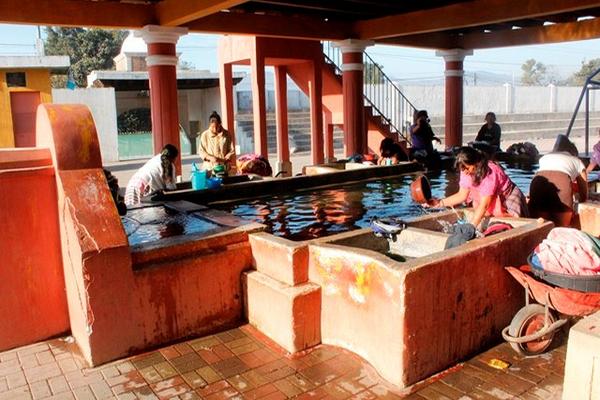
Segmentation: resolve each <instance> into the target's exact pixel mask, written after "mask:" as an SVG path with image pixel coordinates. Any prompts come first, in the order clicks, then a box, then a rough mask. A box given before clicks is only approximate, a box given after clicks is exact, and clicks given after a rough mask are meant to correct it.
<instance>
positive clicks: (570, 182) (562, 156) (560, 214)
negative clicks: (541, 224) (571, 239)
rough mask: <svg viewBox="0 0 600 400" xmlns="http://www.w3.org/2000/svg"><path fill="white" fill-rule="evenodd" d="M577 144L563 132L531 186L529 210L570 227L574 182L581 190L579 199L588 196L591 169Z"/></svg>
mask: <svg viewBox="0 0 600 400" xmlns="http://www.w3.org/2000/svg"><path fill="white" fill-rule="evenodd" d="M578 154H579V152H578V151H577V148H576V147H575V145H574V144H573V143H572V142H571V141H570V140H569V139H568V138H567V137H566V136H565V135H559V137H558V138H557V140H556V144H555V146H554V149H553V151H552V152H551V153H548V154H546V155H545V156H543V157H542V158H540V161H539V163H540V167H539V169H538V171H537V173H536V174H535V176H534V178H533V179H532V181H531V184H530V186H529V214H530V216H531V217H533V218H539V217H541V218H544V219H547V220H550V221H552V222H554V224H555V225H556V226H561V227H568V226H571V225H572V223H573V216H574V214H575V212H574V209H573V195H574V191H573V186H574V184H576V185H575V186H576V187H577V191H578V192H579V201H580V202H584V201H586V200H587V195H588V191H587V172H586V168H585V165H584V164H583V162H581V160H580V159H579V158H578V157H577V156H578Z"/></svg>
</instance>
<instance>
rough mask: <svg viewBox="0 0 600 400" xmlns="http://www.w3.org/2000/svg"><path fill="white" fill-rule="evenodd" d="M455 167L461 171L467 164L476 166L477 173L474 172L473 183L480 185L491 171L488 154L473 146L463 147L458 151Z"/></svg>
mask: <svg viewBox="0 0 600 400" xmlns="http://www.w3.org/2000/svg"><path fill="white" fill-rule="evenodd" d="M454 165H455V167H456V169H457V170H459V171H461V170H462V169H464V168H465V167H466V166H472V165H474V166H475V173H474V174H473V184H474V185H475V186H479V184H480V183H481V181H482V180H483V178H485V177H486V176H487V175H488V174H489V173H490V167H488V159H487V157H486V155H485V154H484V153H483V152H481V151H479V150H477V149H474V148H473V147H467V146H465V147H461V148H460V149H459V150H458V152H457V153H456V162H455V164H454Z"/></svg>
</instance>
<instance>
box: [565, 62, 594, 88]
mask: <svg viewBox="0 0 600 400" xmlns="http://www.w3.org/2000/svg"><path fill="white" fill-rule="evenodd" d="M598 69H600V58H594V59H592V60H589V61H587V62H586V61H585V60H583V61H582V62H581V68H580V69H579V71H577V72H575V73H573V75H571V76H570V77H569V79H568V81H567V83H568V84H570V85H574V86H583V84H584V83H585V80H586V79H587V78H588V76H590V75H592V74H593V73H594V72H596V71H597V70H598Z"/></svg>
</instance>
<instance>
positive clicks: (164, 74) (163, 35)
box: [136, 25, 187, 175]
mask: <svg viewBox="0 0 600 400" xmlns="http://www.w3.org/2000/svg"><path fill="white" fill-rule="evenodd" d="M185 34H187V28H170V27H163V26H157V25H146V26H145V27H144V28H143V29H142V30H141V31H138V32H136V36H141V37H142V38H143V39H144V41H145V42H146V44H147V45H148V56H147V57H146V65H147V67H148V76H149V84H150V112H151V117H152V138H153V143H154V153H155V154H156V153H158V152H160V150H161V149H162V148H163V147H164V145H166V144H168V143H171V144H173V145H174V146H176V147H177V148H178V149H179V150H180V151H181V143H179V109H178V107H177V62H178V60H177V53H176V51H175V45H176V44H177V40H179V37H180V36H182V35H185ZM175 165H176V167H177V174H178V175H181V157H178V158H177V160H176V162H175Z"/></svg>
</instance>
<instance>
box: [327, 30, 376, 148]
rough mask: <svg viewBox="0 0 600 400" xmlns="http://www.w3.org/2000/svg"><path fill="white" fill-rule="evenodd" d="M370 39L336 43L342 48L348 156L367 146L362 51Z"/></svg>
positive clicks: (369, 44) (345, 132)
mask: <svg viewBox="0 0 600 400" xmlns="http://www.w3.org/2000/svg"><path fill="white" fill-rule="evenodd" d="M371 45H373V42H371V41H365V40H356V39H346V40H344V41H341V42H337V43H335V46H336V47H339V48H340V50H341V51H342V82H343V90H342V93H343V97H344V147H345V153H346V156H351V155H353V154H356V153H360V154H363V153H365V152H366V150H367V130H366V124H365V113H364V100H363V83H364V82H363V80H364V79H363V68H364V66H363V51H364V50H365V48H366V47H367V46H371Z"/></svg>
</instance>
